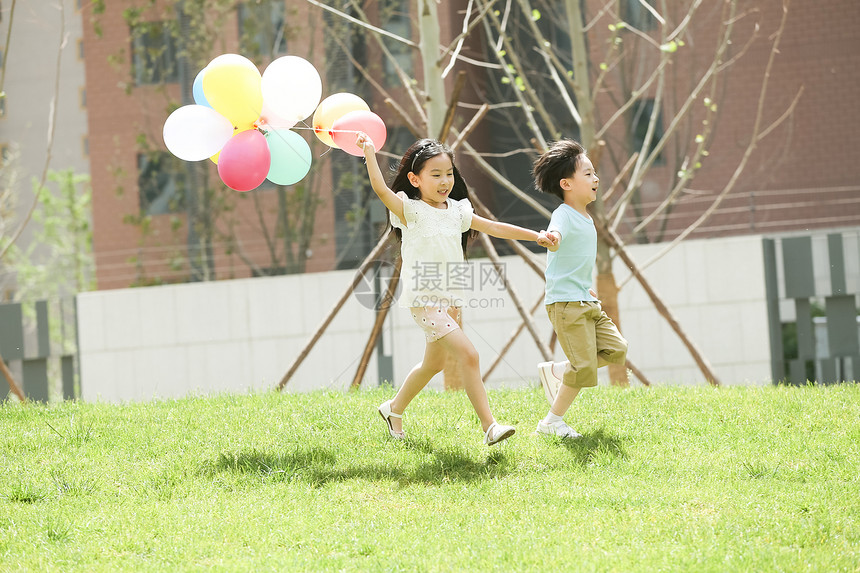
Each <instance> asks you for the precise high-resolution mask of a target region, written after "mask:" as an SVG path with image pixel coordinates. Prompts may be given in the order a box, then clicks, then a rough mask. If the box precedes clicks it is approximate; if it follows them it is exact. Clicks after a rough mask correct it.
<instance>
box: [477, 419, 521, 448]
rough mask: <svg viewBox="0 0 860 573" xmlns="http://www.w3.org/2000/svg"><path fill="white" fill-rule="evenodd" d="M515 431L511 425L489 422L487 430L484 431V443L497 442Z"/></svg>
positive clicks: (492, 443)
mask: <svg viewBox="0 0 860 573" xmlns="http://www.w3.org/2000/svg"><path fill="white" fill-rule="evenodd" d="M516 431H517V429H516V428H514V427H513V426H503V425H501V424H499V423H497V422H493V423H492V424H490V427H489V428H487V431H486V432H485V433H484V443H485V444H487V445H488V446H492V445H495V444H498V443H499V442H501V441H502V440H507V439H508V438H510V437H511V436H513V435H514V433H515V432H516Z"/></svg>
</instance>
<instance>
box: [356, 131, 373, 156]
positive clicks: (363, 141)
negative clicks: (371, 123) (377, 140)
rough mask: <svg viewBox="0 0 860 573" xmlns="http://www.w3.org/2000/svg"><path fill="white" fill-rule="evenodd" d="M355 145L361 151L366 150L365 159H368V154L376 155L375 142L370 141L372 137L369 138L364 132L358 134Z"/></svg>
mask: <svg viewBox="0 0 860 573" xmlns="http://www.w3.org/2000/svg"><path fill="white" fill-rule="evenodd" d="M355 145H356V146H357V147H358V148H359V149H363V150H364V158H365V159H367V157H368V154H371V155H373V154H375V153H376V149H374V148H373V140H372V139H370V137H368V136H367V134H366V133H364V132H363V131H358V132H356V137H355Z"/></svg>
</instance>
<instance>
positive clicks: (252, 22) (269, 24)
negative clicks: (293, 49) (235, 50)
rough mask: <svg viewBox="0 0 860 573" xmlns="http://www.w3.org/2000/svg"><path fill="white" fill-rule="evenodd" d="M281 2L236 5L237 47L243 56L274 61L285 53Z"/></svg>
mask: <svg viewBox="0 0 860 573" xmlns="http://www.w3.org/2000/svg"><path fill="white" fill-rule="evenodd" d="M285 6H286V5H285V4H284V1H283V0H264V1H262V2H259V1H258V2H254V3H242V4H239V10H238V15H239V43H240V49H241V52H242V53H243V54H246V55H248V57H250V58H251V59H252V60H253V59H255V58H260V57H262V58H265V59H268V58H272V59H274V58H277V57H279V56H282V55H285V54H286V53H287V25H286V8H285Z"/></svg>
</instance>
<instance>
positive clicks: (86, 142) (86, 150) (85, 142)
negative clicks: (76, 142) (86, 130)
mask: <svg viewBox="0 0 860 573" xmlns="http://www.w3.org/2000/svg"><path fill="white" fill-rule="evenodd" d="M81 151H82V152H83V154H84V157H89V156H90V138H89V137H87V136H86V135H82V136H81Z"/></svg>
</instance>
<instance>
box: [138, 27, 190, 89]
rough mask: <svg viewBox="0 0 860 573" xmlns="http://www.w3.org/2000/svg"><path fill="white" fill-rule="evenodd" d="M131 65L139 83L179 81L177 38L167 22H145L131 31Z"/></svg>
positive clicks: (150, 83)
mask: <svg viewBox="0 0 860 573" xmlns="http://www.w3.org/2000/svg"><path fill="white" fill-rule="evenodd" d="M131 54H132V60H131V67H132V74H133V76H134V82H135V84H136V85H139V86H142V85H152V84H159V83H162V82H166V83H175V82H178V81H179V68H178V66H177V65H176V61H177V49H176V38H174V36H173V34H172V33H171V30H170V27H169V25H168V23H167V22H143V23H141V24H138V25H137V26H135V27H134V28H133V29H132V30H131Z"/></svg>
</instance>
